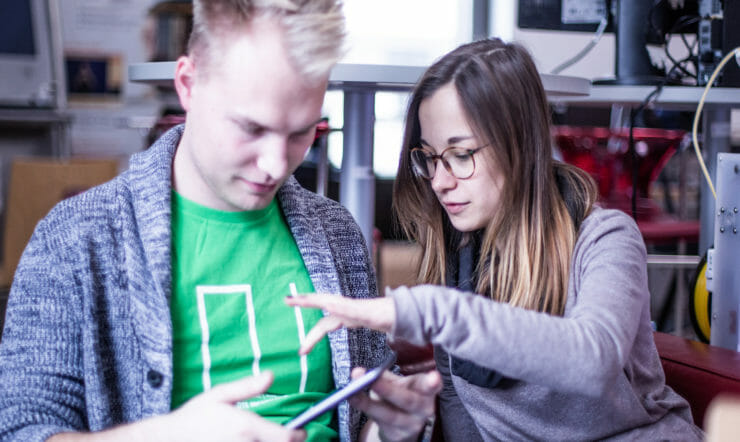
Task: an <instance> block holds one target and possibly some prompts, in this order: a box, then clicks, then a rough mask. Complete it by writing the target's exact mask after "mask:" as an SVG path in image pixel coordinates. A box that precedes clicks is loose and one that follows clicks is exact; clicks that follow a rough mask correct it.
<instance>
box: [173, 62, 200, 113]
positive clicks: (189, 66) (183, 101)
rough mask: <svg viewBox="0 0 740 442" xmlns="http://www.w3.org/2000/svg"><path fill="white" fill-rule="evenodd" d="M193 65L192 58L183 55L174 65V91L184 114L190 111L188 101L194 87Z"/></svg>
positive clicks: (194, 73)
mask: <svg viewBox="0 0 740 442" xmlns="http://www.w3.org/2000/svg"><path fill="white" fill-rule="evenodd" d="M195 75H196V72H195V64H194V63H193V59H192V57H189V56H187V55H183V56H181V57H180V58H178V59H177V64H176V65H175V90H176V91H177V96H178V98H179V99H180V106H182V108H183V109H184V110H185V112H188V111H190V100H191V98H192V96H193V86H194V85H195Z"/></svg>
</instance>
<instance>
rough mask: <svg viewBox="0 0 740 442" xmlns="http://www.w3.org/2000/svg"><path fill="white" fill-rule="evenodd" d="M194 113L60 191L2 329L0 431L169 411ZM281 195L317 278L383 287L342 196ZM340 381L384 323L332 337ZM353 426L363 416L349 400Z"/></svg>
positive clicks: (336, 286)
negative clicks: (103, 179)
mask: <svg viewBox="0 0 740 442" xmlns="http://www.w3.org/2000/svg"><path fill="white" fill-rule="evenodd" d="M182 131H183V126H179V127H176V128H174V129H172V130H170V131H169V132H167V133H166V134H165V135H163V136H162V138H160V139H159V140H158V141H157V142H156V143H155V144H154V145H153V146H152V147H151V148H150V149H148V150H146V151H144V152H142V153H139V154H136V155H134V156H133V157H132V159H131V161H130V167H129V169H128V170H127V171H125V172H124V173H122V174H121V175H119V176H118V177H116V178H115V179H113V180H112V181H110V182H108V183H106V184H103V185H101V186H98V187H95V188H93V189H91V190H89V191H87V192H85V193H83V194H80V195H78V196H75V197H73V198H70V199H67V200H65V201H62V202H61V203H60V204H58V205H57V206H56V207H55V208H54V209H53V210H52V211H51V212H50V213H49V214H48V215H47V216H46V218H44V219H43V220H42V221H41V222H40V223H39V224H38V226H37V227H36V230H35V232H34V234H33V236H32V238H31V240H30V243H29V244H28V246H27V247H26V250H25V252H24V253H23V256H22V258H21V261H20V263H19V265H18V269H17V271H16V274H15V279H14V282H13V286H12V288H11V292H10V298H9V301H8V307H7V314H6V320H5V330H4V334H3V340H2V343H0V440H22V441H40V440H45V439H46V438H48V437H49V436H50V435H52V434H55V433H58V432H62V431H70V430H72V431H96V430H103V429H106V428H110V427H112V426H115V425H118V424H122V423H126V422H133V421H137V420H140V419H143V418H146V417H149V416H155V415H161V414H164V413H167V412H169V411H170V393H171V388H172V326H171V320H170V312H169V299H170V293H171V264H170V249H171V236H170V189H171V170H172V160H173V157H174V153H175V149H176V147H177V144H178V142H179V139H180V137H181V135H182ZM278 201H279V203H280V206H281V208H282V210H283V213H284V214H285V218H286V220H287V223H288V226H289V227H290V230H291V232H292V233H293V237H294V238H295V240H296V243H297V244H298V248H299V250H300V252H301V255H302V256H303V260H304V262H305V265H306V268H307V269H308V272H309V274H310V276H311V281H312V282H313V285H314V287H315V289H316V290H317V291H318V292H325V293H342V294H344V295H345V296H352V297H356V298H366V297H373V296H377V287H376V283H375V275H374V271H373V268H372V265H371V261H370V259H369V255H368V252H367V247H366V246H365V243H364V240H363V237H362V234H361V233H360V231H359V229H358V228H357V225H356V224H355V222H354V221H353V219H352V217H351V215H350V214H349V213H348V212H347V211H346V210H345V209H344V208H343V207H341V206H340V205H339V204H337V203H335V202H333V201H330V200H328V199H326V198H322V197H320V196H318V195H316V194H314V193H311V192H309V191H307V190H305V189H303V188H302V187H300V185H299V184H298V183H297V182H296V181H295V179H294V178H292V177H291V178H290V179H289V180H288V181H287V182H286V183H285V184H284V185H283V186H282V188H281V189H280V191H279V193H278ZM329 340H330V344H331V350H332V358H333V364H332V369H333V374H334V380H335V383H336V384H337V385H338V386H339V385H343V384H345V383H346V382H348V380H349V374H350V370H351V368H352V367H354V366H366V367H368V366H375V365H377V364H378V363H379V362H380V360H382V358H383V357H384V354H385V352H386V351H387V347H386V345H385V339H384V337H383V336H382V335H380V334H378V333H374V332H369V331H367V330H364V329H361V330H350V331H347V330H338V331H336V332H334V333H332V334H331V335H330V337H329ZM338 415H339V430H340V438H341V439H342V440H355V439H357V436H358V432H359V427H360V424H361V420H362V417H361V415H360V413H359V412H358V411H356V410H354V409H352V410H351V409H350V407H349V406H348V405H347V404H346V403H345V404H343V405H342V406H341V407H340V409H339V414H338Z"/></svg>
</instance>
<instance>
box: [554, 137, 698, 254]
mask: <svg viewBox="0 0 740 442" xmlns="http://www.w3.org/2000/svg"><path fill="white" fill-rule="evenodd" d="M685 135H686V132H685V131H682V130H666V129H651V128H635V129H633V139H634V143H635V151H636V152H637V155H638V157H639V165H638V169H637V201H636V213H635V216H636V218H637V222H638V226H640V230H641V231H642V233H643V236H644V237H645V239H646V240H648V241H653V240H654V241H658V242H661V241H670V240H675V239H686V240H689V241H692V240H696V239H698V235H699V223H698V222H696V221H677V220H675V219H674V218H672V217H671V216H670V215H667V214H665V213H663V211H662V210H661V208H660V207H659V206H658V205H657V204H656V203H655V201H653V200H651V199H650V185H651V184H652V183H653V182H654V181H655V179H656V178H657V177H658V175H659V174H660V171H661V170H662V169H663V167H664V166H665V164H666V163H667V162H668V160H669V159H670V158H671V157H672V156H673V154H674V153H675V152H676V150H677V149H678V146H679V145H680V143H681V141H682V140H683V138H684V137H685ZM553 138H554V140H555V143H556V145H557V146H558V148H559V149H560V152H561V153H562V156H563V160H564V161H565V162H567V163H570V164H573V165H575V166H578V167H580V168H581V169H583V170H585V171H587V172H588V173H590V174H591V176H592V177H593V178H594V179H595V180H596V183H597V185H598V188H599V199H600V202H601V203H602V204H603V205H604V206H605V207H609V208H614V209H619V210H622V211H624V212H626V213H628V214H630V215H632V183H633V178H632V154H631V153H630V151H629V129H628V128H624V129H622V130H620V131H613V130H611V129H609V128H605V127H574V126H555V127H554V128H553Z"/></svg>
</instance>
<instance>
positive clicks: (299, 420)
mask: <svg viewBox="0 0 740 442" xmlns="http://www.w3.org/2000/svg"><path fill="white" fill-rule="evenodd" d="M394 362H396V354H395V353H394V352H392V351H391V352H390V354H389V355H388V357H387V358H386V359H385V360H384V361H383V363H382V364H380V365H379V366H377V367H375V368H373V369H372V370H370V371H368V372H367V373H365V374H364V375H362V376H360V377H359V378H357V379H354V380H352V381H351V382H350V383H349V384H347V385H345V386H344V387H342V388H340V389H339V390H337V391H335V392H334V393H332V394H330V395H329V396H327V397H326V398H325V399H323V400H322V401H321V402H318V403H316V404H315V405H313V406H311V407H310V408H309V409H307V410H306V411H304V412H303V413H301V414H299V415H298V416H296V417H294V418H293V419H292V420H291V421H290V422H288V423H287V424H285V427H286V428H289V429H291V430H297V429H298V428H303V426H304V425H306V424H307V423H309V422H311V421H312V420H314V419H316V418H317V417H319V416H321V415H322V414H324V413H326V412H327V411H329V410H332V409H334V408H336V407H338V406H339V404H340V403H341V402H342V401H344V400H347V399H349V398H350V397H352V396H354V395H355V394H357V393H359V392H361V391H363V390H367V389H368V388H370V386H371V385H373V383H374V382H375V381H377V380H378V378H379V377H380V375H381V374H383V372H384V371H386V370H388V369H389V368H391V366H393V363H394Z"/></svg>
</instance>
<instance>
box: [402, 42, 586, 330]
mask: <svg viewBox="0 0 740 442" xmlns="http://www.w3.org/2000/svg"><path fill="white" fill-rule="evenodd" d="M450 83H451V84H453V85H454V87H455V89H456V90H457V93H458V95H459V97H460V101H461V103H462V106H463V109H464V112H465V113H466V117H467V120H468V122H469V124H470V125H471V127H472V129H473V131H474V132H475V134H476V136H477V137H479V138H480V141H481V144H484V143H487V147H486V148H484V149H483V150H481V151H480V153H482V154H483V155H486V156H487V158H488V159H489V161H488V163H489V164H497V165H498V168H499V170H500V171H501V173H503V174H505V177H506V178H505V180H504V181H505V182H504V185H503V188H502V189H501V195H500V198H499V208H498V210H497V211H496V213H494V214H492V216H491V219H490V221H489V223H488V225H487V226H486V227H485V229H484V230H483V234H482V240H481V248H480V255H479V256H480V259H479V261H478V266H477V269H476V273H477V281H478V282H477V287H476V292H477V293H479V294H483V295H486V296H489V297H490V298H491V299H494V300H496V301H500V302H506V303H509V304H511V305H513V306H518V307H522V308H526V309H530V310H536V311H543V312H547V313H550V314H554V315H562V314H563V311H564V308H565V300H566V297H567V287H568V275H569V271H570V261H571V256H572V253H573V248H574V246H575V242H576V238H577V234H578V225H579V224H580V221H581V220H582V219H583V218H585V216H587V215H588V213H589V212H590V211H591V208H592V205H593V204H594V202H595V200H596V195H597V193H596V186H595V184H594V182H593V180H592V179H591V178H590V176H588V175H587V174H586V173H585V172H583V171H581V170H580V169H577V168H575V167H572V166H568V165H566V164H563V163H560V162H557V161H555V160H554V159H553V158H552V146H551V142H552V139H551V134H550V111H549V107H548V104H547V98H546V95H545V91H544V88H543V87H542V82H541V80H540V77H539V74H538V72H537V69H536V68H535V65H534V63H533V61H532V59H531V57H530V56H529V54H528V53H527V51H526V50H525V49H524V48H522V47H520V46H518V45H516V44H507V43H504V42H502V41H501V40H498V39H488V40H481V41H477V42H473V43H469V44H466V45H463V46H461V47H459V48H457V49H455V50H454V51H452V52H450V53H449V54H447V55H445V56H444V57H442V58H441V59H440V60H439V61H437V62H436V63H435V64H434V65H432V66H431V67H430V68H429V69H428V70H427V71H426V73H425V74H424V75H423V76H422V78H421V80H420V81H419V83H418V85H417V86H416V88H415V89H414V92H413V94H412V96H411V100H410V103H409V109H408V112H407V115H406V127H405V133H404V139H403V146H402V150H401V158H400V162H399V169H398V175H397V178H396V182H395V183H394V188H393V210H394V212H395V214H396V217H397V218H398V221H399V223H400V226H401V228H402V230H403V231H404V233H405V234H406V235H407V236H408V237H409V238H411V239H413V240H415V241H416V242H418V243H419V244H420V245H421V247H422V258H421V260H420V264H419V269H418V277H417V280H418V282H419V283H428V284H445V282H446V280H445V279H446V276H445V275H446V272H445V270H446V265H447V254H448V253H454V249H452V248H451V246H450V245H451V244H456V243H459V241H458V240H459V238H461V237H463V236H464V235H462V234H461V233H460V232H457V231H456V230H455V229H454V227H452V225H451V224H450V222H449V218H448V217H447V215H446V213H445V212H444V211H443V210H442V207H441V205H440V204H439V202H438V200H437V197H436V196H435V194H434V192H433V191H432V188H431V185H430V182H429V181H427V180H425V179H423V178H420V177H418V176H416V175H415V174H414V172H413V170H412V166H411V162H410V156H409V152H410V150H411V149H412V148H413V147H417V146H418V145H419V141H420V137H421V127H420V124H419V106H420V104H421V102H422V101H423V100H424V99H426V98H428V97H430V96H431V95H433V94H434V93H435V92H436V91H437V90H439V89H440V88H441V87H442V86H445V85H447V84H450ZM476 173H479V172H476ZM560 189H566V190H567V193H568V196H567V205H566V198H564V196H563V193H561V190H560ZM568 207H570V211H569V210H568ZM452 247H454V245H453V246H452Z"/></svg>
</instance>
